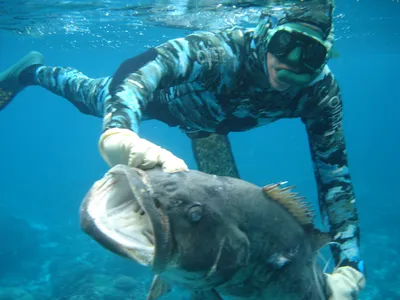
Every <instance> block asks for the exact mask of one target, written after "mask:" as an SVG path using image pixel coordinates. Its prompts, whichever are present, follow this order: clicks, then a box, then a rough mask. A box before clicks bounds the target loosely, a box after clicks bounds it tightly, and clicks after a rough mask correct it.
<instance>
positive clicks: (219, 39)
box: [103, 31, 239, 132]
mask: <svg viewBox="0 0 400 300" xmlns="http://www.w3.org/2000/svg"><path fill="white" fill-rule="evenodd" d="M232 40H233V39H232V34H231V33H229V31H226V32H225V31H215V32H197V33H193V34H190V35H188V36H186V37H184V38H177V39H173V40H169V41H167V42H165V43H163V44H161V45H160V46H158V47H156V48H152V49H149V50H148V51H147V52H145V53H143V54H141V55H139V56H137V57H134V58H132V59H129V60H126V61H125V62H124V63H122V64H121V66H120V67H119V69H118V70H117V72H116V73H115V75H114V79H113V82H112V83H111V84H110V89H109V90H110V96H109V97H108V98H107V99H106V100H105V108H104V110H105V111H104V123H103V130H106V129H108V128H112V127H120V128H128V129H131V130H133V131H135V132H138V129H139V122H140V120H141V118H142V115H143V114H144V113H145V111H146V108H147V106H148V104H149V102H151V101H153V100H154V97H153V96H154V93H155V91H157V90H160V89H168V88H169V87H170V86H176V85H179V84H183V83H186V82H199V84H203V85H204V86H207V87H211V88H212V87H213V85H214V84H215V85H218V84H219V86H222V85H223V81H224V80H223V79H221V78H230V77H229V75H232V74H233V68H229V67H228V64H215V63H213V61H214V60H218V61H222V60H227V59H228V60H229V59H230V57H226V56H232V57H231V58H232V59H230V61H232V62H234V63H233V65H234V66H233V67H236V65H237V64H238V59H237V58H238V57H237V56H236V55H235V53H234V51H235V43H234V42H233V43H232ZM238 47H239V46H238ZM219 56H224V57H219ZM227 68H229V69H232V70H231V71H230V70H228V69H227ZM215 88H216V89H218V86H216V87H215ZM155 100H156V99H155Z"/></svg>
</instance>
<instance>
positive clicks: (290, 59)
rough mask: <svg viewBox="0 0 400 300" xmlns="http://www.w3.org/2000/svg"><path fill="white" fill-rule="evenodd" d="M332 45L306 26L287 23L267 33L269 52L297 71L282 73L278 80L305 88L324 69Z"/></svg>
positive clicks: (316, 30) (279, 72) (316, 31)
mask: <svg viewBox="0 0 400 300" xmlns="http://www.w3.org/2000/svg"><path fill="white" fill-rule="evenodd" d="M331 48H332V44H331V42H329V41H325V40H324V39H323V36H322V33H320V32H319V31H318V29H314V28H312V27H310V26H309V25H307V24H301V23H287V24H284V25H279V26H277V27H276V28H274V29H272V30H271V31H270V32H268V40H267V51H268V52H270V53H271V54H273V55H274V56H276V57H277V58H278V59H279V60H280V61H281V62H283V63H285V64H287V65H288V66H290V67H293V68H294V69H296V72H294V71H289V70H279V71H278V73H277V76H278V79H279V80H282V81H284V82H287V83H289V84H294V85H297V86H304V85H307V84H309V83H310V82H312V80H314V79H315V78H316V77H317V76H318V74H319V73H320V72H321V71H322V69H323V67H324V66H325V64H326V62H327V60H328V57H329V53H330V51H331Z"/></svg>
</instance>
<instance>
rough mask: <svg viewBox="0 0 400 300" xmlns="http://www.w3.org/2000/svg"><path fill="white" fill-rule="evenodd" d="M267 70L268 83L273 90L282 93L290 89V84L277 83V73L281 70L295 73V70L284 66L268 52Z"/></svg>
mask: <svg viewBox="0 0 400 300" xmlns="http://www.w3.org/2000/svg"><path fill="white" fill-rule="evenodd" d="M267 68H268V74H269V82H270V84H271V86H272V87H273V88H274V89H276V90H278V91H280V92H282V91H285V90H287V89H288V88H290V84H288V83H286V82H282V81H279V79H278V76H277V72H278V71H279V70H281V69H286V70H290V71H294V72H296V69H294V68H292V67H290V66H288V65H287V64H284V63H283V62H281V61H280V60H279V59H278V58H277V57H276V56H275V55H273V54H272V53H270V52H267Z"/></svg>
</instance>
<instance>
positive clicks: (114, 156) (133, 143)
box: [99, 128, 188, 172]
mask: <svg viewBox="0 0 400 300" xmlns="http://www.w3.org/2000/svg"><path fill="white" fill-rule="evenodd" d="M99 150H100V154H101V156H102V157H103V159H104V160H105V161H106V163H107V164H108V165H109V166H110V167H113V166H115V165H118V164H124V165H128V166H130V167H137V168H140V169H143V170H146V169H151V168H154V167H155V166H156V165H159V166H161V167H162V169H163V170H164V171H166V172H177V171H188V167H187V166H186V164H185V162H184V161H183V160H182V159H180V158H177V157H176V156H175V155H173V154H172V153H171V152H169V151H167V150H165V149H163V148H161V147H159V146H157V145H155V144H153V143H150V142H149V141H147V140H145V139H142V138H140V137H139V136H138V135H137V134H136V133H135V132H133V131H131V130H129V129H121V128H111V129H108V130H107V131H106V132H104V133H103V134H102V135H101V137H100V140H99Z"/></svg>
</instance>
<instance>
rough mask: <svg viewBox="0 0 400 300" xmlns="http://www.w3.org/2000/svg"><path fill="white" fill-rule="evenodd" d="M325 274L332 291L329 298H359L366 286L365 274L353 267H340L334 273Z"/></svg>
mask: <svg viewBox="0 0 400 300" xmlns="http://www.w3.org/2000/svg"><path fill="white" fill-rule="evenodd" d="M325 275H326V277H327V278H326V283H327V284H328V287H329V289H330V292H331V294H330V295H329V298H328V299H329V300H353V299H358V294H359V292H360V290H362V289H364V288H365V277H364V275H363V274H362V273H360V272H359V271H357V270H356V269H354V268H351V267H340V268H337V269H336V270H335V271H334V272H333V273H332V274H325Z"/></svg>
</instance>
